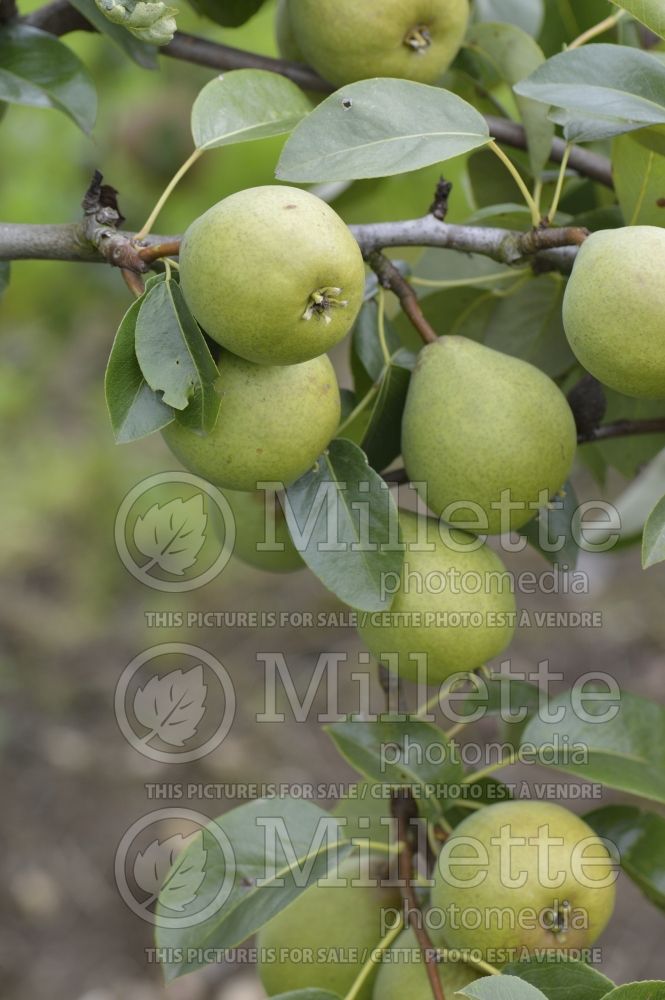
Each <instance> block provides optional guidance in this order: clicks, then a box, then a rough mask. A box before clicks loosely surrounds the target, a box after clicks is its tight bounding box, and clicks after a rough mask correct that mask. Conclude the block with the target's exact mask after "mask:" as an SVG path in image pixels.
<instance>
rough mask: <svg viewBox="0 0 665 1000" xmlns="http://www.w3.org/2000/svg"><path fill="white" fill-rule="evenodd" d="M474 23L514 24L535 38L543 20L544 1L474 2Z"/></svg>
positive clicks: (481, 0) (493, 0)
mask: <svg viewBox="0 0 665 1000" xmlns="http://www.w3.org/2000/svg"><path fill="white" fill-rule="evenodd" d="M474 15H475V19H476V21H502V22H503V23H504V24H515V25H517V27H518V28H521V29H522V31H526V32H527V33H528V34H529V35H533V36H534V37H536V36H537V35H538V34H540V29H541V28H542V26H543V20H544V18H545V2H544V0H475V3H474Z"/></svg>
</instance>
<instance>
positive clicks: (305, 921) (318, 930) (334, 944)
mask: <svg viewBox="0 0 665 1000" xmlns="http://www.w3.org/2000/svg"><path fill="white" fill-rule="evenodd" d="M339 873H340V878H341V879H342V880H343V881H344V885H341V886H335V885H325V884H317V885H314V886H312V887H311V888H309V889H306V890H305V892H303V893H302V894H301V895H300V896H298V897H297V898H296V899H295V900H294V902H293V903H291V904H290V905H289V906H287V907H286V909H285V910H282V911H281V912H280V913H278V914H277V916H275V917H273V918H272V920H270V921H269V922H268V923H267V924H266V925H265V927H263V928H262V929H261V931H260V932H259V935H258V939H257V946H258V949H259V976H260V977H261V982H262V983H263V986H264V987H265V990H266V992H267V993H268V995H269V996H275V995H277V994H280V993H288V992H290V991H292V990H302V989H307V988H308V987H311V988H314V987H318V988H320V989H325V990H330V991H332V992H333V993H337V994H338V995H339V996H340V997H344V996H346V994H347V993H348V992H349V990H350V988H351V986H352V985H353V983H354V981H355V979H356V978H357V976H358V974H359V973H360V971H361V969H362V968H363V966H364V965H365V963H366V962H367V961H368V959H369V953H370V952H371V951H372V949H373V948H375V947H376V946H377V945H378V943H379V941H380V940H381V938H382V936H383V934H385V930H384V927H383V913H382V911H384V910H385V911H386V914H387V918H388V919H391V920H392V919H394V911H395V908H397V909H399V907H400V905H401V900H400V893H399V889H391V888H384V887H383V886H381V885H371V886H367V885H353V884H352V881H353V880H354V879H355V880H358V877H359V865H358V863H357V860H351V861H349V860H347V861H344V862H343V863H342V864H341V865H340V869H339ZM377 881H378V880H377ZM372 983H373V977H372V976H370V977H369V978H368V980H367V981H366V982H365V984H364V985H363V987H362V988H361V990H360V992H359V993H358V994H357V1000H370V997H371V995H372Z"/></svg>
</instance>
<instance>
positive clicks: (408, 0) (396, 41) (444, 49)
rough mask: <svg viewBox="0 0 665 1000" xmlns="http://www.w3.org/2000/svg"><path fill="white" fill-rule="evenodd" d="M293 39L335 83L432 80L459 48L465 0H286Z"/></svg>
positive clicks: (464, 22)
mask: <svg viewBox="0 0 665 1000" xmlns="http://www.w3.org/2000/svg"><path fill="white" fill-rule="evenodd" d="M287 6H288V12H289V16H290V20H291V30H292V35H293V40H294V44H295V46H296V48H297V50H299V51H300V52H301V53H302V55H303V58H304V59H305V60H306V61H307V62H308V63H310V65H312V66H313V67H314V69H316V70H317V71H318V72H319V73H320V74H321V76H323V77H324V78H325V79H326V80H329V81H330V83H332V84H334V85H335V86H337V87H340V86H342V85H343V84H345V83H353V82H354V80H366V79H368V78H369V77H376V76H391V77H399V78H404V79H407V80H416V81H418V82H420V83H437V82H438V81H439V80H440V79H441V77H442V76H443V74H444V73H445V71H446V70H447V69H448V67H449V66H450V64H451V62H452V61H453V59H454V58H455V56H456V55H457V53H458V52H459V49H460V47H461V45H462V41H463V40H464V35H465V33H466V28H467V24H468V20H469V3H468V0H381V3H359V2H358V0H287Z"/></svg>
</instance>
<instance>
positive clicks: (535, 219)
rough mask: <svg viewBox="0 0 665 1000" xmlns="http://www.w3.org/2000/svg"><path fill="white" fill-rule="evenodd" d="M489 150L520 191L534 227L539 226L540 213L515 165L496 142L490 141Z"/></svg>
mask: <svg viewBox="0 0 665 1000" xmlns="http://www.w3.org/2000/svg"><path fill="white" fill-rule="evenodd" d="M489 148H490V149H491V150H492V152H493V153H494V155H495V156H498V158H499V159H500V160H501V162H502V163H503V165H504V167H505V168H506V170H508V172H509V173H510V175H511V176H512V178H513V180H514V181H515V183H516V184H517V186H518V188H519V189H520V191H521V193H522V195H523V197H524V200H525V202H526V203H527V206H528V208H529V211H530V212H531V222H532V223H533V225H534V227H537V226H539V225H540V212H539V210H538V205H537V204H536V202H535V201H534V198H533V196H532V194H531V192H530V191H529V189H528V187H527V186H526V184H525V183H524V178H523V177H522V175H521V174H520V172H519V170H518V169H517V167H516V166H515V164H514V163H513V161H512V160H511V159H510V157H509V156H507V154H506V153H504V151H503V150H502V149H501V147H500V146H498V145H497V144H496V142H495V141H494V139H492V141H491V142H490V144H489Z"/></svg>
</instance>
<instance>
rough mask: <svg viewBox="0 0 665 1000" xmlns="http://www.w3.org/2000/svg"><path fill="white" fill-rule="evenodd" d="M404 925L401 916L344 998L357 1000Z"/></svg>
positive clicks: (372, 954)
mask: <svg viewBox="0 0 665 1000" xmlns="http://www.w3.org/2000/svg"><path fill="white" fill-rule="evenodd" d="M403 926H404V920H403V919H402V917H400V918H399V920H398V921H397V923H396V924H395V926H394V927H392V928H391V929H390V930H389V931H388V933H387V934H386V936H385V937H384V938H382V939H381V940H380V941H379V943H378V944H377V946H376V948H374V950H373V951H372V953H371V954H370V956H369V958H368V959H367V961H366V962H365V964H364V965H363V967H362V969H361V970H360V972H359V973H358V975H357V976H356V978H355V979H354V981H353V983H352V985H351V989H350V990H349V992H348V993H347V994H346V996H345V997H344V1000H356V997H357V996H358V994H359V993H360V991H361V989H362V988H363V986H364V985H365V982H366V981H367V977H368V976H370V975H371V973H372V971H373V970H374V966H375V965H376V964H377V961H378V956H379V955H381V954H383V952H384V951H387V950H388V948H389V947H390V945H391V944H392V943H393V941H394V940H395V938H396V937H397V936H398V935H399V934H400V933H401V931H402V928H403Z"/></svg>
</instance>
